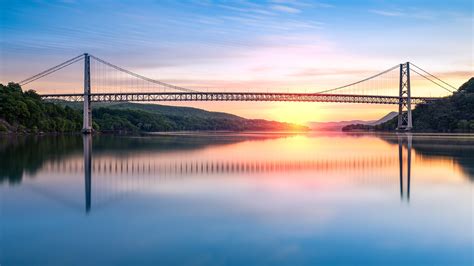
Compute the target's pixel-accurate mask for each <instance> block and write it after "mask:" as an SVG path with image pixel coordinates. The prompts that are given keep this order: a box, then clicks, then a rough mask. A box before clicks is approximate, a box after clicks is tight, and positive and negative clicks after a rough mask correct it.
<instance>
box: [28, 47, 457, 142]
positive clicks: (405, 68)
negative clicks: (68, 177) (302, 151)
mask: <svg viewBox="0 0 474 266" xmlns="http://www.w3.org/2000/svg"><path fill="white" fill-rule="evenodd" d="M78 62H83V64H84V88H83V91H81V93H62V92H60V93H53V94H52V93H39V95H40V97H41V98H42V99H44V100H53V101H54V100H63V101H71V102H83V112H84V115H83V130H82V131H83V133H85V134H88V133H91V132H92V115H91V104H92V103H93V102H177V101H256V102H257V101H259V102H269V101H281V102H328V103H362V104H388V105H398V127H397V129H398V130H404V131H409V130H411V129H412V128H413V121H412V114H411V111H412V107H413V105H417V104H429V103H431V102H433V101H436V100H438V99H440V98H441V97H443V96H446V95H443V96H438V97H431V96H429V97H428V96H426V94H424V95H413V90H412V77H411V72H413V73H415V74H416V75H418V76H417V77H418V78H420V79H421V80H425V81H428V82H429V84H430V85H432V87H435V88H437V89H443V92H444V93H445V94H446V93H449V94H451V93H453V92H454V91H455V90H456V88H455V87H454V86H452V85H450V84H448V83H447V82H445V81H443V80H441V79H440V78H438V77H436V76H435V75H433V74H431V73H429V72H428V71H425V70H424V69H422V68H420V67H418V66H416V65H414V64H412V63H410V62H406V63H403V64H399V65H396V66H393V67H391V68H389V69H387V70H384V71H382V72H380V73H378V74H375V75H372V76H370V77H368V78H365V79H362V80H359V81H357V82H353V83H350V84H347V85H344V86H339V87H336V88H332V89H327V90H322V91H318V92H313V93H306V92H305V93H294V92H271V91H267V92H249V91H247V92H243V91H231V92H229V91H227V90H226V89H217V90H216V91H212V92H209V91H202V90H195V89H190V88H186V87H181V86H175V85H171V84H168V83H165V82H162V81H159V80H156V79H152V78H148V77H145V76H143V75H140V74H137V73H135V72H132V71H129V70H127V69H125V68H122V67H119V66H117V65H114V64H112V63H109V62H107V61H105V60H103V59H100V58H98V57H96V56H93V55H90V54H87V53H85V54H82V55H79V56H76V57H74V58H71V59H69V60H67V61H65V62H63V63H61V64H59V65H56V66H54V67H51V68H49V69H47V70H45V71H42V72H41V73H38V74H36V75H34V76H31V77H29V78H27V79H24V80H22V81H20V82H19V84H20V85H21V86H24V85H27V84H30V83H32V82H34V81H37V80H39V79H42V78H44V77H46V76H49V75H51V74H53V73H55V72H57V71H60V70H62V69H64V68H66V67H68V66H70V65H73V64H76V63H78ZM424 93H426V92H424Z"/></svg>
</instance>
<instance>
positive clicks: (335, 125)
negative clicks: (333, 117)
mask: <svg viewBox="0 0 474 266" xmlns="http://www.w3.org/2000/svg"><path fill="white" fill-rule="evenodd" d="M397 115H398V113H397V112H390V113H388V114H386V115H385V116H384V117H382V118H380V119H378V120H369V121H365V120H350V121H338V122H310V123H308V126H309V127H310V128H311V130H317V131H341V130H342V128H344V127H346V126H349V125H369V126H375V125H380V124H382V123H385V122H387V121H389V120H390V119H392V118H394V117H395V116H397Z"/></svg>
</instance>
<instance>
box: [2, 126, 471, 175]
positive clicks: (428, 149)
mask: <svg viewBox="0 0 474 266" xmlns="http://www.w3.org/2000/svg"><path fill="white" fill-rule="evenodd" d="M287 136H290V135H288V134H201V135H199V134H198V135H195V134H188V135H179V136H177V135H160V136H149V137H147V136H144V137H143V136H142V137H130V136H127V137H124V136H107V135H105V136H94V137H93V153H94V154H96V155H100V154H102V155H104V154H111V155H113V156H118V157H121V156H128V155H130V153H136V152H147V151H149V152H153V153H160V152H162V153H166V152H169V151H177V150H193V149H202V148H205V147H209V146H212V145H226V144H234V143H238V142H242V141H250V140H255V141H258V140H266V139H275V138H282V137H287ZM354 136H362V135H361V134H356V135H354ZM377 136H378V137H380V138H381V139H383V140H385V141H387V142H389V143H391V144H395V145H397V144H398V141H399V138H398V137H397V135H395V134H383V135H377ZM404 145H406V144H404ZM413 148H414V149H415V150H416V151H417V153H418V154H420V155H421V156H428V157H433V156H435V157H437V156H439V157H445V158H452V159H453V160H454V161H455V162H457V163H458V164H459V165H460V166H461V167H462V168H463V169H464V170H465V171H466V172H467V174H468V176H469V177H470V178H471V180H474V139H473V138H470V139H469V138H461V137H460V138H451V137H449V138H447V137H442V136H441V137H440V136H429V137H428V136H417V135H415V136H413ZM82 153H83V139H82V136H80V135H60V136H29V137H27V136H23V137H20V136H16V137H14V136H10V137H2V138H0V158H2V160H0V169H2V171H1V172H0V183H3V182H9V183H11V184H16V183H20V182H21V179H22V177H23V175H24V174H25V173H28V174H30V175H32V176H33V175H34V174H35V173H36V172H37V171H38V170H39V169H41V167H42V166H43V165H44V164H45V163H46V162H56V163H58V162H59V161H61V160H64V158H65V157H67V156H71V155H78V154H82ZM393 156H396V151H395V150H394V155H393ZM283 163H288V162H282V163H277V164H278V165H283ZM289 163H290V165H292V164H294V165H297V164H303V165H304V164H311V163H313V162H289ZM338 163H340V162H336V164H338ZM201 167H202V166H201V165H199V168H201ZM204 167H205V168H207V165H205V166H204ZM209 167H210V169H213V166H212V165H211V166H209ZM216 167H221V168H222V169H228V168H229V169H234V165H233V163H231V164H230V165H229V163H226V165H224V166H216ZM236 167H237V166H236ZM238 167H240V168H243V169H247V168H249V167H248V166H243V167H242V166H238ZM251 167H253V166H250V168H251ZM258 167H261V166H258ZM286 167H289V166H285V165H283V166H281V167H280V166H278V167H277V168H278V169H280V168H283V169H284V168H286ZM319 167H320V166H318V165H316V166H315V168H319ZM180 168H181V166H180ZM290 168H291V167H290ZM184 169H188V166H187V165H185V167H184ZM190 169H193V168H192V166H190ZM196 169H197V166H196ZM216 169H220V168H216ZM236 169H239V168H236ZM263 169H265V170H266V169H272V166H270V167H268V166H266V165H264V166H263Z"/></svg>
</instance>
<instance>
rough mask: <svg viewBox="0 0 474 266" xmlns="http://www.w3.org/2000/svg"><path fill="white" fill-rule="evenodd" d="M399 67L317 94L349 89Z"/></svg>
mask: <svg viewBox="0 0 474 266" xmlns="http://www.w3.org/2000/svg"><path fill="white" fill-rule="evenodd" d="M399 67H400V66H399V65H396V66H394V67H391V68H389V69H387V70H384V71H382V72H380V73H378V74H375V75H373V76H370V77H368V78H365V79H362V80H359V81H356V82H353V83H350V84H347V85H344V86H340V87H336V88H333V89H329V90H324V91H319V92H317V93H328V92H332V91H337V90H340V89H344V88H347V87H350V86H353V85H356V84H359V83H362V82H365V81H368V80H371V79H373V78H376V77H378V76H381V75H383V74H385V73H388V72H390V71H392V70H394V69H397V68H399Z"/></svg>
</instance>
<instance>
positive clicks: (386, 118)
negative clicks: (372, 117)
mask: <svg viewBox="0 0 474 266" xmlns="http://www.w3.org/2000/svg"><path fill="white" fill-rule="evenodd" d="M397 116H398V112H390V113H388V114H386V115H385V116H384V117H382V118H380V119H379V120H377V121H374V122H372V123H368V125H371V126H376V125H380V124H383V123H385V122H387V121H390V120H392V119H393V118H395V117H397Z"/></svg>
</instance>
